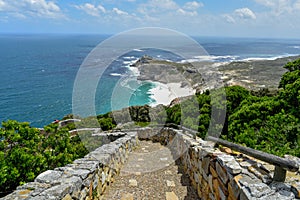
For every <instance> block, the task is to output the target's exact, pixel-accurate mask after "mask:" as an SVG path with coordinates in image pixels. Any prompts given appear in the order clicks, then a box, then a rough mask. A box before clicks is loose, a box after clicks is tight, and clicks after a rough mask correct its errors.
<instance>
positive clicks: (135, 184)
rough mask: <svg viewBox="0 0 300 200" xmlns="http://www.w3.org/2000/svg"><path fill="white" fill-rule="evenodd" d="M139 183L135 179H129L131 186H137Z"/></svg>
mask: <svg viewBox="0 0 300 200" xmlns="http://www.w3.org/2000/svg"><path fill="white" fill-rule="evenodd" d="M137 185H138V183H137V181H136V180H135V179H130V180H129V186H131V187H137Z"/></svg>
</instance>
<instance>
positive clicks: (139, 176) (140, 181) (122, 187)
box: [104, 141, 198, 200]
mask: <svg viewBox="0 0 300 200" xmlns="http://www.w3.org/2000/svg"><path fill="white" fill-rule="evenodd" d="M104 199H109V200H110V199H112V200H197V199H198V198H197V195H196V191H195V190H194V189H193V188H192V186H191V185H190V182H189V179H188V177H187V176H186V175H184V174H182V168H181V167H180V165H179V166H178V165H176V163H175V161H174V160H173V157H172V155H171V152H170V150H169V149H168V148H166V147H164V146H162V145H160V144H159V143H152V142H151V141H141V142H140V147H139V148H138V149H136V150H135V151H134V152H132V153H130V154H129V158H128V161H127V162H126V163H125V165H124V166H123V168H122V170H121V173H120V175H119V176H117V177H116V180H115V182H114V183H113V184H111V185H110V187H109V188H108V190H106V191H105V194H104Z"/></svg>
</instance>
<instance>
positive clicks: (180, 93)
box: [148, 81, 196, 107]
mask: <svg viewBox="0 0 300 200" xmlns="http://www.w3.org/2000/svg"><path fill="white" fill-rule="evenodd" d="M148 82H150V81H148ZM151 83H153V84H154V85H155V86H156V87H154V88H152V89H150V90H149V91H148V93H149V94H150V98H151V99H153V100H154V101H155V102H153V103H151V104H150V106H151V107H155V106H157V105H160V104H162V105H165V106H168V105H170V103H171V102H172V101H173V100H174V99H176V98H181V97H186V96H191V95H194V94H195V92H196V90H195V89H192V88H189V87H186V86H185V87H182V86H181V83H167V84H164V83H161V82H152V81H151Z"/></svg>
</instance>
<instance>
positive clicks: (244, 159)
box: [2, 128, 300, 200]
mask: <svg viewBox="0 0 300 200" xmlns="http://www.w3.org/2000/svg"><path fill="white" fill-rule="evenodd" d="M139 140H150V141H152V142H159V143H161V144H162V145H165V146H166V147H168V148H169V149H170V150H171V153H172V157H173V158H174V160H180V163H181V165H183V168H184V171H185V173H186V174H188V175H189V178H190V181H191V184H192V186H193V187H194V188H195V190H196V191H197V193H198V197H199V199H203V200H208V199H210V200H225V199H228V200H268V199H270V200H276V199H278V200H290V199H299V198H300V181H299V177H296V178H294V180H293V179H291V180H290V181H289V182H285V183H282V182H274V181H272V177H273V175H274V166H273V168H272V166H271V165H270V164H267V163H263V162H261V161H258V160H256V159H254V158H251V157H249V156H246V155H244V154H241V153H239V152H235V151H233V150H231V149H230V148H225V147H223V148H215V147H214V145H215V144H214V143H212V142H208V141H204V140H201V139H199V138H196V139H195V138H194V137H193V136H192V135H190V134H189V133H188V132H187V131H182V130H175V129H172V128H163V129H156V128H141V129H138V130H136V131H134V132H133V131H132V132H127V133H126V135H124V134H123V136H122V137H121V138H119V139H117V140H115V141H113V142H111V143H109V144H105V145H103V146H101V147H99V148H97V149H96V150H95V151H93V152H90V153H89V154H88V155H86V156H85V157H84V158H81V159H78V160H75V161H74V162H73V163H72V164H69V165H66V166H65V167H60V168H56V169H54V170H48V171H46V172H44V173H42V174H40V175H39V176H38V177H37V178H36V179H35V181H34V182H31V183H26V184H25V185H23V186H19V187H18V188H17V190H16V191H14V192H13V193H12V194H10V195H8V196H6V197H4V198H2V199H3V200H11V199H13V200H19V199H37V200H48V199H53V200H56V199H57V200H58V199H63V200H71V199H76V200H91V199H103V193H104V191H105V190H106V189H107V188H108V187H109V185H110V184H111V183H113V182H114V179H115V178H116V176H117V175H118V174H119V172H120V169H121V167H122V165H123V164H124V163H125V162H126V160H127V158H128V153H129V152H131V151H132V150H133V149H134V148H135V147H136V146H137V145H138V143H139ZM131 182H132V184H136V183H135V182H134V181H131ZM167 184H168V185H170V187H171V185H172V180H169V182H167ZM173 196H174V194H172V193H168V194H167V197H166V198H167V199H174V198H175V197H174V198H173ZM126 199H133V197H132V196H130V197H128V198H126Z"/></svg>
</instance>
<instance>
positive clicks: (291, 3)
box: [255, 0, 300, 16]
mask: <svg viewBox="0 0 300 200" xmlns="http://www.w3.org/2000/svg"><path fill="white" fill-rule="evenodd" d="M255 2H256V3H258V4H260V5H263V6H265V7H267V8H269V9H270V11H271V13H272V14H273V15H275V16H279V15H286V14H292V13H294V12H295V11H299V10H300V0H255Z"/></svg>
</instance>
